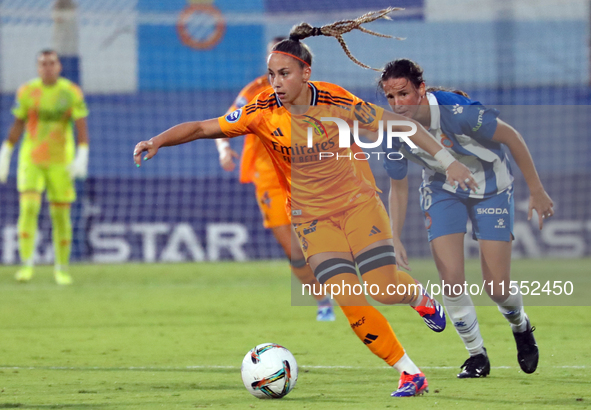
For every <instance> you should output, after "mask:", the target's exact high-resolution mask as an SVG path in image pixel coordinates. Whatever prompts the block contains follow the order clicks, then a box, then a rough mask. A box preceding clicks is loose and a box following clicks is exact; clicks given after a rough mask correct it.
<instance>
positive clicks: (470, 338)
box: [443, 294, 484, 356]
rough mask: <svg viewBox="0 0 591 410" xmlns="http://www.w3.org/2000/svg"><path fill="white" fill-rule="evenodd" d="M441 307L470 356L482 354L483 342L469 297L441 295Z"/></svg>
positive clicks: (464, 295) (463, 295)
mask: <svg viewBox="0 0 591 410" xmlns="http://www.w3.org/2000/svg"><path fill="white" fill-rule="evenodd" d="M443 305H444V306H445V310H447V315H448V316H449V317H450V319H451V321H452V323H453V325H454V327H455V328H456V332H458V335H459V336H460V338H461V339H462V341H463V342H464V346H466V349H467V350H468V352H469V353H470V356H476V355H478V354H482V353H484V347H483V345H484V341H483V340H482V335H481V334H480V326H478V318H477V317H476V309H475V308H474V303H472V299H471V298H470V296H469V295H466V294H461V295H460V296H457V297H449V296H445V295H443Z"/></svg>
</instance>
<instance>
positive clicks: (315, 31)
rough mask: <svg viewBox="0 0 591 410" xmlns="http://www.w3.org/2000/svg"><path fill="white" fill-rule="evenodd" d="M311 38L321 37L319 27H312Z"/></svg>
mask: <svg viewBox="0 0 591 410" xmlns="http://www.w3.org/2000/svg"><path fill="white" fill-rule="evenodd" d="M310 35H311V36H322V35H323V34H322V28H320V27H313V28H312V34H310Z"/></svg>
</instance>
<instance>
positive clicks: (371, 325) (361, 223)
mask: <svg viewBox="0 0 591 410" xmlns="http://www.w3.org/2000/svg"><path fill="white" fill-rule="evenodd" d="M390 11H392V9H391V8H389V9H385V10H382V11H379V12H371V13H367V14H365V15H363V16H361V17H359V18H357V19H355V20H348V21H340V22H336V23H334V24H331V25H327V26H323V27H311V26H310V25H308V24H307V23H302V24H300V25H298V26H296V27H294V28H293V29H292V31H291V32H290V38H289V39H288V40H284V41H282V42H280V43H278V44H277V45H275V46H274V47H273V51H272V52H271V54H270V55H269V57H268V60H267V67H268V73H269V81H270V83H271V86H272V87H273V90H269V92H266V91H265V92H263V93H261V94H259V95H258V96H257V97H256V98H254V99H253V100H252V101H251V102H249V103H248V104H247V105H245V106H244V107H243V108H241V109H238V110H236V111H234V112H232V113H230V114H228V115H225V116H222V117H219V118H214V119H210V120H205V121H195V122H186V123H183V124H179V125H176V126H174V127H172V128H170V129H168V130H166V131H164V132H163V133H161V134H159V135H157V136H156V137H154V138H152V139H150V140H149V141H141V142H139V143H138V144H137V145H136V147H135V150H134V161H135V163H136V165H137V166H139V165H140V164H141V160H142V155H144V156H143V158H144V160H148V159H150V158H153V157H154V155H156V153H157V152H158V149H159V148H161V147H165V146H173V145H179V144H184V143H188V142H191V141H194V140H196V139H202V138H228V137H230V138H231V137H236V136H240V135H244V134H248V133H253V134H256V135H257V136H258V137H259V139H260V140H261V142H262V143H263V144H264V146H265V149H266V150H267V152H268V153H269V154H270V156H271V158H272V160H273V165H274V167H275V169H276V171H277V174H278V177H279V181H280V183H281V186H282V188H283V189H284V191H285V193H286V196H287V209H288V211H289V212H290V214H291V218H292V219H291V222H292V223H293V224H294V225H295V226H296V232H297V233H298V237H299V239H300V243H301V244H302V248H303V251H304V254H305V255H306V258H307V261H308V263H309V264H310V266H311V268H312V270H313V271H314V274H315V276H316V278H317V279H318V281H319V282H320V283H321V284H323V285H327V286H328V287H329V288H330V289H331V291H332V290H333V289H334V288H333V287H332V285H335V286H339V287H340V288H342V289H343V290H344V289H345V288H347V287H348V289H352V288H354V286H355V285H357V286H359V279H358V277H357V273H356V268H355V264H357V266H358V268H359V272H360V273H361V278H362V280H363V282H364V284H365V285H366V286H367V285H369V288H370V289H372V288H373V287H374V286H376V287H377V288H378V289H379V291H378V292H376V293H373V292H372V293H371V297H372V298H373V299H374V300H376V301H378V302H381V303H384V304H388V305H391V304H397V303H404V304H409V305H410V306H411V307H413V308H414V309H415V310H416V311H417V312H418V313H419V314H420V315H421V316H422V317H423V319H424V321H425V323H426V324H427V326H429V327H430V328H431V329H433V330H435V331H442V330H443V329H444V328H445V315H444V312H443V308H442V307H441V305H440V304H439V303H438V302H437V301H435V300H434V299H433V298H431V297H430V296H429V295H428V294H427V292H426V290H425V289H424V288H423V287H422V286H421V285H420V284H417V282H416V281H415V280H414V279H413V278H412V277H411V276H410V275H408V274H407V273H405V272H402V271H398V270H397V269H396V258H395V256H394V247H393V242H392V232H391V228H390V223H389V220H388V215H387V213H386V210H385V207H384V205H383V203H382V202H381V201H380V199H379V197H378V196H377V194H376V191H377V187H376V186H375V183H374V182H373V181H371V180H370V179H369V178H367V177H366V174H364V173H363V172H361V171H360V168H361V167H360V166H359V165H358V164H356V162H359V161H355V160H351V159H349V160H347V159H346V158H345V157H347V156H348V155H349V156H350V155H351V153H352V149H351V148H350V147H347V146H345V147H341V146H339V145H341V144H339V138H338V135H339V130H338V128H337V126H336V124H328V123H326V122H325V123H324V126H323V127H322V128H320V131H319V130H318V129H317V133H314V132H312V133H309V135H308V134H307V130H308V125H309V123H310V122H311V121H312V122H314V121H316V122H317V120H316V118H320V116H322V117H337V116H338V117H339V118H341V119H343V120H345V121H347V122H348V123H353V122H354V121H357V122H358V124H359V126H360V127H362V128H365V129H368V130H370V131H376V130H377V129H378V127H379V121H380V120H384V121H385V122H386V121H389V120H393V121H409V122H411V123H412V124H414V126H416V129H417V131H416V132H415V133H414V135H411V136H410V137H409V138H410V140H411V141H412V142H413V143H414V144H416V145H418V146H419V147H420V148H422V149H424V150H425V151H427V152H428V153H430V154H431V155H433V156H434V157H435V158H436V159H437V160H439V161H440V162H441V164H442V166H443V167H444V168H445V169H446V171H447V172H446V173H447V178H448V180H449V181H450V182H451V183H453V184H458V185H459V186H460V187H461V188H462V189H466V190H467V189H476V187H477V186H476V183H475V181H474V179H473V177H472V175H471V173H470V171H469V170H468V168H466V167H465V166H464V165H462V164H460V163H459V162H457V161H455V159H454V158H453V156H451V154H449V153H447V151H446V150H445V149H444V148H443V146H442V145H441V144H440V143H439V142H438V141H436V140H434V139H433V138H432V137H431V136H430V135H429V134H428V132H427V131H426V130H425V129H424V128H423V127H422V126H421V125H420V124H418V123H417V122H415V121H414V120H411V119H407V118H405V117H403V116H400V115H397V114H394V113H391V112H385V111H384V110H383V109H382V108H380V107H377V106H374V105H372V104H368V103H366V102H364V101H363V100H361V99H359V98H357V97H356V96H354V95H353V94H351V93H349V92H348V91H346V90H344V89H343V88H341V87H339V86H337V85H334V84H330V83H325V82H316V81H309V79H310V75H311V63H312V55H311V53H310V50H309V49H308V47H307V46H305V45H304V44H303V43H301V41H300V40H301V39H304V38H306V37H309V36H312V35H326V36H333V37H336V38H337V39H338V40H339V42H340V43H341V45H342V46H343V48H344V49H345V51H346V53H347V55H349V57H350V58H351V59H353V61H355V62H357V60H355V59H354V58H353V57H352V56H351V55H350V52H349V50H348V49H347V48H346V45H345V43H344V41H343V39H342V34H343V33H346V32H348V31H351V30H353V29H361V30H362V31H364V32H369V31H368V30H367V29H364V28H361V27H360V25H361V24H362V23H366V22H370V21H374V20H376V19H378V18H381V17H383V16H385V15H386V14H388V13H389V12H390ZM370 33H371V32H370ZM357 63H358V62H357ZM271 91H272V92H271ZM304 124H305V125H304ZM407 124H408V123H407ZM393 129H394V130H396V131H407V129H408V126H400V125H399V126H394V127H393ZM308 137H310V138H312V139H313V140H312V141H309V142H308V143H307V141H308ZM310 142H311V143H310ZM320 151H323V152H328V153H332V154H333V156H332V157H331V158H328V160H327V158H324V159H322V158H320V155H319V153H320ZM144 153H145V154H144ZM338 158H340V159H338ZM392 287H393V288H395V289H396V290H397V291H396V292H390V291H387V292H386V290H387V289H392ZM340 288H339V289H340ZM400 289H402V291H401V290H400ZM332 294H333V297H334V298H335V299H336V301H337V302H338V303H339V305H340V307H341V309H342V310H343V312H344V314H345V316H347V319H348V320H349V323H350V325H351V328H352V329H353V331H354V332H355V334H356V335H357V336H358V337H359V339H360V340H361V341H363V343H364V344H365V345H366V346H367V347H368V348H369V349H370V350H371V351H372V352H373V353H374V354H376V355H377V356H378V357H380V358H382V359H383V360H384V361H385V362H386V363H388V364H389V365H390V366H393V367H394V368H395V369H396V370H398V371H399V372H400V373H401V377H400V381H399V384H398V389H397V390H396V391H395V392H394V393H392V396H395V397H409V396H415V395H418V394H422V393H423V392H425V391H427V387H428V383H427V379H426V377H425V375H424V374H423V373H422V372H421V371H420V369H419V368H418V367H417V366H416V365H415V363H414V362H413V361H412V360H411V359H410V358H409V357H408V355H407V354H406V353H405V351H404V348H403V347H402V345H401V344H400V342H399V341H398V339H397V338H396V336H395V334H394V332H393V330H392V328H391V327H390V324H389V323H388V321H387V320H386V318H385V317H384V316H383V315H382V314H381V313H380V312H379V311H378V310H377V309H376V308H375V307H373V306H371V305H370V304H369V302H368V301H367V299H366V297H365V295H364V294H363V293H361V294H357V293H355V292H344V291H343V292H342V293H338V292H334V291H333V292H332Z"/></svg>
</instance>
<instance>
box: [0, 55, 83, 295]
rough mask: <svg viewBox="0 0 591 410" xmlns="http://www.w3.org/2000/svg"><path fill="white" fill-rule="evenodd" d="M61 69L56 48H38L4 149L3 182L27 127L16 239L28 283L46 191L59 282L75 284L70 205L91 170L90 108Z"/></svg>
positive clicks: (21, 276) (21, 274)
mask: <svg viewBox="0 0 591 410" xmlns="http://www.w3.org/2000/svg"><path fill="white" fill-rule="evenodd" d="M61 70H62V66H61V63H60V60H59V57H58V55H57V53H56V52H55V51H54V50H43V51H41V52H39V54H38V55H37V71H38V73H39V77H38V78H35V79H33V80H31V81H29V82H27V83H25V84H24V85H22V86H21V87H20V88H19V90H18V91H17V95H16V101H15V105H14V107H13V109H12V113H13V114H14V117H15V119H14V123H13V124H12V127H11V128H10V131H9V133H8V138H7V139H6V141H4V143H3V144H2V146H1V148H0V182H1V183H4V182H6V180H7V177H8V172H9V167H10V157H11V155H12V151H13V149H14V146H15V145H16V143H17V142H18V140H19V138H20V137H21V135H22V134H23V132H24V140H23V142H22V144H21V147H20V150H19V158H18V172H17V186H18V191H19V193H20V197H19V198H20V199H19V218H18V241H19V253H20V258H21V261H22V264H23V265H22V267H21V268H20V269H19V270H18V272H17V273H16V279H17V280H18V281H20V282H27V281H29V280H30V279H31V277H32V276H33V254H34V249H35V236H36V233H37V220H38V216H39V210H40V209H41V194H42V193H43V192H44V191H45V190H47V199H48V201H49V209H50V215H51V223H52V230H53V246H54V249H55V270H54V276H55V281H56V282H57V283H58V284H59V285H69V284H71V283H72V277H71V276H70V274H69V273H68V263H69V259H70V250H71V243H72V224H71V220H70V205H71V203H72V202H74V201H75V200H76V190H75V187H74V182H73V180H74V178H86V175H87V171H88V130H87V124H86V117H87V115H88V110H87V108H86V103H85V102H84V96H83V94H82V91H81V90H80V88H79V87H78V86H77V85H76V84H74V83H72V82H71V81H69V80H67V79H65V78H63V77H60V73H61ZM74 126H75V127H76V134H77V139H78V147H77V149H76V146H75V143H74V130H73V128H74Z"/></svg>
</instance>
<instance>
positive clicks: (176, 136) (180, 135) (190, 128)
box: [133, 119, 227, 167]
mask: <svg viewBox="0 0 591 410" xmlns="http://www.w3.org/2000/svg"><path fill="white" fill-rule="evenodd" d="M203 138H209V139H211V138H227V136H226V134H224V133H223V132H222V129H221V128H220V124H219V123H218V120H217V119H211V120H205V121H192V122H184V123H182V124H179V125H175V126H174V127H172V128H169V129H167V130H166V131H164V132H163V133H161V134H158V135H157V136H155V137H154V138H151V139H150V140H149V141H141V142H139V143H138V144H137V145H136V146H135V149H134V150H133V161H134V162H135V163H136V165H137V166H138V167H139V166H140V164H141V161H142V156H143V159H144V161H147V160H149V159H150V158H153V157H154V155H156V153H157V152H158V149H159V148H160V147H171V146H173V145H180V144H186V143H187V142H191V141H195V140H197V139H203ZM144 152H145V153H146V154H145V155H143V154H144Z"/></svg>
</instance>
